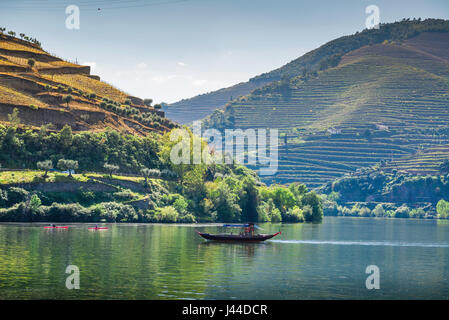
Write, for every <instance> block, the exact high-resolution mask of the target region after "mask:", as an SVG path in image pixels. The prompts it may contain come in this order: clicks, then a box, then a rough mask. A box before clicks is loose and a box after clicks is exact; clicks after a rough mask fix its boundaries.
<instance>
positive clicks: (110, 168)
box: [103, 163, 120, 179]
mask: <svg viewBox="0 0 449 320" xmlns="http://www.w3.org/2000/svg"><path fill="white" fill-rule="evenodd" d="M103 167H104V169H105V170H106V171H107V172H109V177H110V178H111V179H112V174H113V173H114V172H116V171H118V169H120V167H119V166H116V165H114V164H109V163H105V164H104V166H103Z"/></svg>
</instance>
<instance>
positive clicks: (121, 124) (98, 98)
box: [0, 34, 175, 135]
mask: <svg viewBox="0 0 449 320" xmlns="http://www.w3.org/2000/svg"><path fill="white" fill-rule="evenodd" d="M14 109H17V110H18V112H19V118H20V121H21V124H23V125H27V126H31V127H40V126H42V125H44V124H50V123H51V124H52V125H53V126H54V127H55V129H60V128H62V127H63V126H64V125H65V124H68V125H70V126H71V127H72V129H73V130H75V131H82V130H102V129H104V128H106V127H110V128H114V129H117V130H124V131H126V132H130V133H134V134H139V135H144V134H146V133H148V132H164V131H166V130H168V129H169V128H171V127H173V126H175V124H174V123H173V122H171V121H169V120H167V119H166V118H165V115H164V113H163V112H162V111H159V110H156V109H155V108H153V107H152V106H150V105H144V103H143V101H142V100H141V99H139V98H136V97H131V96H129V95H128V94H126V93H125V92H123V91H121V90H119V89H117V88H114V87H113V86H111V85H109V84H107V83H105V82H102V81H101V80H100V78H99V77H98V76H94V75H91V74H90V67H89V66H82V65H78V64H75V63H71V62H68V61H64V60H62V59H60V58H57V57H54V56H52V55H50V54H49V53H47V52H46V51H44V50H43V49H42V48H41V47H40V45H39V44H37V43H32V42H30V41H26V40H23V39H18V38H15V37H13V36H10V35H5V34H0V122H7V121H8V120H9V118H8V115H10V114H12V113H13V110H14Z"/></svg>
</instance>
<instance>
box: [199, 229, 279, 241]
mask: <svg viewBox="0 0 449 320" xmlns="http://www.w3.org/2000/svg"><path fill="white" fill-rule="evenodd" d="M197 233H198V234H199V235H200V236H201V237H203V238H204V239H207V240H213V241H222V242H260V241H265V240H268V239H271V238H273V237H275V236H277V235H278V234H281V232H280V231H279V232H276V233H274V234H255V235H245V234H243V235H240V234H210V233H204V232H199V231H197Z"/></svg>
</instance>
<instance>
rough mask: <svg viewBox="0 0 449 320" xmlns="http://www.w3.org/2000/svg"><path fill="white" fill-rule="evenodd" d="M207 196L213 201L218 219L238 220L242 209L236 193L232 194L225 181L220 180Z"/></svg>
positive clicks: (226, 220) (225, 220) (224, 220)
mask: <svg viewBox="0 0 449 320" xmlns="http://www.w3.org/2000/svg"><path fill="white" fill-rule="evenodd" d="M209 198H210V199H212V202H213V203H214V207H215V210H216V211H217V219H218V221H223V222H234V221H240V213H241V212H242V209H241V208H240V206H239V205H238V203H237V201H238V199H237V195H236V194H234V193H233V192H232V191H231V189H230V188H229V186H228V185H227V184H226V183H225V182H220V183H219V184H218V186H217V188H216V189H215V190H213V191H212V192H211V194H210V195H209Z"/></svg>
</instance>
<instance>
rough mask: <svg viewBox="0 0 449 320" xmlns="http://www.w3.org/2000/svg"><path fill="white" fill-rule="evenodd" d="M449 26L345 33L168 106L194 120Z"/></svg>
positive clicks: (414, 24)
mask: <svg viewBox="0 0 449 320" xmlns="http://www.w3.org/2000/svg"><path fill="white" fill-rule="evenodd" d="M447 28H448V26H447V23H446V22H445V21H444V20H438V19H428V20H425V21H421V20H420V19H419V20H409V19H404V20H403V21H401V22H396V23H390V24H381V28H380V29H379V30H377V29H371V30H364V31H362V32H357V33H356V34H354V35H350V36H343V37H340V38H338V39H335V40H333V41H330V42H328V43H326V44H324V45H323V46H321V47H319V48H317V49H315V50H312V51H310V52H308V53H307V54H305V55H303V56H301V57H299V58H297V59H295V60H293V61H291V62H289V63H287V64H286V65H284V66H282V67H280V68H278V69H275V70H272V71H270V72H267V73H264V74H261V75H258V76H256V77H253V78H251V79H249V81H247V82H242V83H239V84H236V85H234V86H231V87H228V88H224V89H220V90H217V91H213V92H210V93H207V94H202V95H198V96H195V97H193V98H190V99H184V100H181V101H179V102H176V103H173V104H170V105H168V106H167V107H165V108H164V111H165V112H166V115H167V117H168V118H170V119H173V120H175V121H177V122H179V123H190V122H192V121H194V120H199V119H202V118H204V117H206V116H208V115H210V114H211V113H212V112H213V111H214V110H216V109H218V108H221V107H224V106H225V105H226V104H227V103H229V102H230V100H233V99H237V98H239V97H241V96H245V95H247V94H249V93H251V92H252V91H253V90H255V89H258V88H262V87H264V86H265V85H267V84H269V83H272V82H274V81H279V80H281V79H282V78H287V79H288V78H292V77H296V76H299V75H307V74H314V72H315V71H318V70H320V69H325V68H328V67H329V66H335V65H336V64H337V63H338V62H339V60H340V58H341V56H342V55H344V54H346V53H348V52H350V51H353V50H356V49H359V48H361V47H362V46H365V45H371V44H376V43H382V42H383V41H385V40H389V41H395V40H399V41H401V40H404V39H407V38H410V37H413V36H416V35H418V34H419V33H421V32H425V31H445V30H447Z"/></svg>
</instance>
